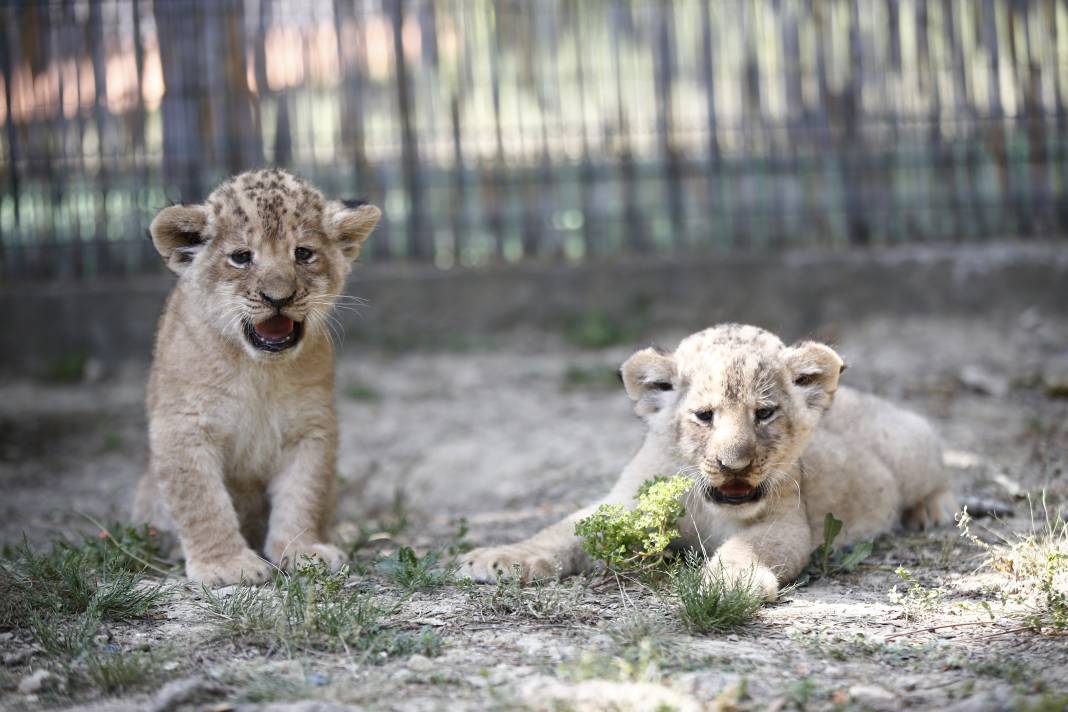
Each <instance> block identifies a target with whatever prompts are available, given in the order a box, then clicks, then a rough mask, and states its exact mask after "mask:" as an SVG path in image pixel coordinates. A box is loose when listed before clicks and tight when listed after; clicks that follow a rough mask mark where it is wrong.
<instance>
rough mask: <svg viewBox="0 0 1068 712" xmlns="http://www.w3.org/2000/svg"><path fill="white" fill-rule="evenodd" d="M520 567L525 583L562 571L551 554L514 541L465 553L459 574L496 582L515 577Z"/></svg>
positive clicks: (481, 581)
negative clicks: (505, 544) (512, 543)
mask: <svg viewBox="0 0 1068 712" xmlns="http://www.w3.org/2000/svg"><path fill="white" fill-rule="evenodd" d="M517 570H518V573H519V579H520V580H521V581H522V582H523V583H529V582H531V581H537V580H544V579H552V578H558V577H559V576H560V573H561V571H560V565H559V563H557V562H556V561H555V559H554V558H553V557H552V556H551V555H549V554H547V553H544V552H538V551H537V550H533V549H531V548H529V547H525V546H521V545H512V546H487V547H483V548H481V549H475V550H474V551H470V552H468V553H467V554H464V556H463V557H462V558H461V559H460V570H459V571H458V572H457V575H458V576H466V577H468V578H470V579H472V580H474V581H477V582H479V583H495V582H496V581H497V579H498V578H511V577H512V576H514V575H515V574H516V572H517Z"/></svg>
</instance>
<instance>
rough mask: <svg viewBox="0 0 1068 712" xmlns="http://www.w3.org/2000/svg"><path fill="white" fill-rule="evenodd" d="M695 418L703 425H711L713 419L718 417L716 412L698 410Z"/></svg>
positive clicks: (694, 415) (695, 412)
mask: <svg viewBox="0 0 1068 712" xmlns="http://www.w3.org/2000/svg"><path fill="white" fill-rule="evenodd" d="M693 417H695V418H697V419H698V420H700V421H701V422H702V423H711V422H712V419H713V418H714V417H716V411H714V410H696V411H694V414H693Z"/></svg>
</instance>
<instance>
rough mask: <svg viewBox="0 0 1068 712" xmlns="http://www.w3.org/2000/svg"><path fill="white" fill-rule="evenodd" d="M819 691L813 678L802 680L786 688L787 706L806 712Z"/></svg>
mask: <svg viewBox="0 0 1068 712" xmlns="http://www.w3.org/2000/svg"><path fill="white" fill-rule="evenodd" d="M817 689H818V688H817V687H816V683H814V682H813V681H812V678H810V677H804V678H801V679H800V680H798V681H797V682H795V683H793V684H791V685H788V686H787V687H786V690H785V693H786V694H785V697H786V704H788V705H790V706H791V707H793V708H794V709H797V710H801V711H802V712H804V710H806V709H808V705H809V704H810V703H811V702H812V701H813V700H812V698H813V695H814V694H815V693H816V691H817Z"/></svg>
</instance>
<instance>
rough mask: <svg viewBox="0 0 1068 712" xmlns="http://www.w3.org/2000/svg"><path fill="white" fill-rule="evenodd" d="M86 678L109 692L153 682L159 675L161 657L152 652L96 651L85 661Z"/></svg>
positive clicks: (95, 685) (94, 685) (99, 688)
mask: <svg viewBox="0 0 1068 712" xmlns="http://www.w3.org/2000/svg"><path fill="white" fill-rule="evenodd" d="M82 674H83V675H84V678H85V680H86V681H87V682H88V683H89V684H91V685H92V686H93V687H95V688H96V689H98V690H101V691H103V692H104V693H106V694H109V695H110V694H114V693H116V692H123V691H126V690H131V689H135V688H138V687H144V686H146V685H151V684H152V683H153V681H154V680H156V679H157V678H158V676H159V670H158V665H157V660H156V658H154V657H153V656H151V655H150V654H148V653H142V652H130V653H122V652H115V653H107V654H96V655H92V656H90V657H89V659H88V660H87V661H86V662H85V668H84V672H83V673H82Z"/></svg>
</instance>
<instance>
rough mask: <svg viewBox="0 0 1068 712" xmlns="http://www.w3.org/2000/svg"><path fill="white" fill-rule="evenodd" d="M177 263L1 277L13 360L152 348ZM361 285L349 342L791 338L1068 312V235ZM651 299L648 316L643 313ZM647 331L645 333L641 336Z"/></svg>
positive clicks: (3, 356)
mask: <svg viewBox="0 0 1068 712" xmlns="http://www.w3.org/2000/svg"><path fill="white" fill-rule="evenodd" d="M172 284H173V277H171V276H169V275H162V274H161V275H155V276H147V277H140V278H137V279H134V280H123V281H116V282H97V283H73V284H69V285H55V284H34V283H21V284H19V283H9V284H6V285H3V286H0V303H2V304H3V307H4V308H3V312H4V316H5V319H6V328H4V329H0V366H2V367H3V369H4V372H5V373H6V374H9V375H10V374H18V373H37V374H42V373H47V372H48V371H50V370H52V369H54V367H55V364H56V363H57V361H58V360H61V359H63V358H65V357H68V358H69V357H71V356H72V355H77V356H81V357H90V358H93V359H95V360H97V361H98V362H100V363H103V364H104V365H113V364H116V363H118V362H122V361H127V360H130V359H136V360H145V361H147V359H148V358H149V355H150V349H151V343H152V336H153V332H154V329H155V322H156V317H157V315H158V313H159V310H160V308H161V306H162V303H163V300H164V298H165V297H166V293H167V291H168V290H169V289H170V287H171V285H172ZM349 292H350V293H352V294H358V295H360V296H362V297H365V298H367V299H369V300H370V303H371V305H370V306H369V307H366V308H364V309H363V310H362V315H361V316H359V317H357V316H355V315H353V314H351V313H349V312H341V313H339V317H340V318H341V320H342V322H343V323H344V325H345V329H346V334H347V335H346V339H345V348H354V347H359V346H361V345H368V344H370V345H378V346H386V347H398V348H403V347H412V346H431V347H433V346H435V345H445V346H447V345H452V344H458V343H464V342H466V341H468V340H478V339H479V338H480V337H485V336H487V335H494V334H500V333H502V332H508V331H510V330H513V329H515V328H517V327H521V328H534V329H548V330H553V331H559V330H560V329H561V328H562V327H563V326H564V325H565V324H567V323H568V321H569V320H571V319H573V318H575V317H576V315H580V314H582V313H589V312H591V311H597V312H600V313H602V314H604V315H606V316H607V318H608V319H614V320H619V321H623V322H628V323H634V324H637V328H638V329H639V330H640V331H645V330H649V331H654V330H655V331H660V330H663V329H669V328H686V329H697V328H701V327H704V326H707V325H709V324H712V323H714V322H717V321H725V320H731V321H745V322H753V323H757V324H760V325H762V326H765V327H768V328H770V329H772V330H775V331H778V332H780V333H781V334H782V335H783V336H784V337H786V338H792V337H795V336H799V335H802V334H805V333H809V332H811V331H813V330H816V329H819V328H821V327H825V326H829V325H834V324H843V323H849V322H852V321H855V320H860V319H864V318H866V317H869V316H872V315H885V314H891V315H902V316H903V315H914V314H934V313H939V314H950V315H952V314H961V315H964V314H970V315H977V314H982V315H989V316H990V317H991V318H1005V317H1012V316H1014V315H1016V314H1018V313H1020V312H1021V311H1023V310H1024V309H1027V308H1030V307H1037V308H1038V309H1040V310H1042V311H1045V312H1047V313H1053V314H1058V313H1059V314H1064V315H1068V245H1056V244H1042V245H1021V244H1020V243H1013V244H995V245H984V246H981V247H960V248H952V249H950V248H915V247H910V248H900V249H899V248H895V249H885V250H872V251H839V252H813V251H791V252H783V253H781V254H753V255H724V256H709V255H702V256H699V257H694V258H692V259H685V258H673V259H671V260H657V259H652V260H651V259H632V260H627V261H622V262H613V263H611V264H594V265H583V266H577V267H560V266H551V265H522V266H517V267H505V268H493V269H479V270H451V271H446V272H442V271H437V270H432V269H428V268H414V267H405V266H397V265H365V266H361V267H359V268H358V269H357V270H356V272H355V274H354V276H353V278H352V280H351V281H350V285H349ZM635 313H639V314H640V315H641V316H640V319H638V320H634V319H632V318H631V317H632V315H633V314H635ZM640 337H641V335H638V336H636V340H639V341H640V340H641V338H640Z"/></svg>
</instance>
